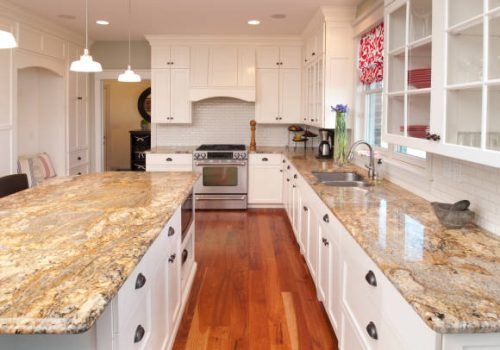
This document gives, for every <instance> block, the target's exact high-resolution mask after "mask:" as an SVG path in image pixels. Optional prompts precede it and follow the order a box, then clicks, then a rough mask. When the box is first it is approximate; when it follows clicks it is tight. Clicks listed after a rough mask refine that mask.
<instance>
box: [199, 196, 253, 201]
mask: <svg viewBox="0 0 500 350" xmlns="http://www.w3.org/2000/svg"><path fill="white" fill-rule="evenodd" d="M195 199H196V200H197V201H205V200H206V201H220V200H226V199H231V200H239V201H244V200H245V199H246V196H241V197H235V196H234V195H231V196H220V195H219V196H209V195H203V196H196V197H195Z"/></svg>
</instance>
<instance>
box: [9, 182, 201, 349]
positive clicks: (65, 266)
mask: <svg viewBox="0 0 500 350" xmlns="http://www.w3.org/2000/svg"><path fill="white" fill-rule="evenodd" d="M198 176H199V175H197V174H195V173H175V172H172V173H139V172H106V173H96V174H90V175H85V176H80V177H73V178H61V179H56V180H54V181H51V182H49V183H47V184H44V185H41V186H39V187H35V188H32V189H28V190H25V191H22V192H19V193H16V194H14V195H11V196H8V197H5V198H3V199H0V227H1V232H0V285H1V288H0V334H1V335H0V348H1V349H4V348H8V347H6V346H7V345H6V344H9V346H12V345H10V344H14V342H15V341H16V340H18V339H19V338H22V337H23V336H21V335H19V334H76V333H82V332H86V331H89V330H91V329H94V328H95V327H94V326H95V323H96V320H98V319H99V318H100V317H101V315H102V314H103V313H105V315H102V316H103V318H106V319H107V318H112V317H114V316H116V313H111V311H109V309H110V308H109V307H107V306H108V304H110V301H112V300H113V298H114V297H115V296H116V295H117V293H118V292H119V290H120V288H121V287H122V285H124V283H125V281H126V280H127V278H128V277H129V275H131V274H132V272H133V271H134V269H135V268H136V266H137V265H138V264H139V263H142V261H141V260H144V259H143V257H144V256H145V255H146V253H147V252H148V250H151V249H152V245H154V244H156V242H155V241H159V240H160V237H159V236H163V235H162V233H163V231H164V228H166V224H167V223H170V222H172V220H174V219H175V220H178V223H179V225H178V226H180V216H179V212H180V210H179V207H180V205H181V204H182V203H183V201H184V200H185V199H186V197H187V196H188V194H189V192H190V191H191V190H192V187H193V185H194V183H195V181H196V180H197V178H198ZM176 215H177V216H179V217H177V216H176ZM174 228H175V229H177V230H178V231H180V227H178V228H177V227H176V226H175V225H174V224H172V225H171V227H169V229H171V230H174ZM172 232H174V233H175V231H169V232H168V236H169V238H170V236H174V233H172ZM166 236H167V235H166V234H165V237H166ZM177 236H180V232H178V233H177V234H176V235H175V236H174V237H177ZM162 242H163V241H162ZM179 242H180V239H179ZM158 244H159V243H158ZM162 244H163V243H162ZM160 250H161V249H160ZM162 253H163V255H166V254H167V253H166V252H165V251H163V252H162ZM150 265H160V262H159V261H156V262H152V263H151V264H150ZM134 282H135V281H134ZM144 283H146V282H145V281H144ZM144 283H143V284H144ZM140 287H142V285H141V286H140ZM136 289H139V288H137V285H136ZM160 292H161V288H160ZM148 293H149V292H148ZM151 293H153V294H154V293H155V291H152V292H151ZM148 295H149V294H148ZM106 310H108V312H105V311H106ZM115 311H116V310H115ZM115 311H114V312H115ZM118 311H120V310H118ZM129 311H130V312H131V313H132V311H133V310H129ZM110 327H111V326H110ZM112 327H118V326H116V325H113V326H112ZM101 328H102V327H101ZM118 328H119V327H118ZM118 328H117V329H113V331H112V333H113V334H115V333H118ZM101 331H102V329H101ZM98 333H99V332H97V334H98ZM8 334H16V335H15V336H9V335H8ZM75 337H76V336H75ZM93 337H94V338H95V336H93ZM28 338H33V337H28ZM70 338H71V337H70ZM65 339H69V338H65ZM97 342H99V340H98V341H97ZM67 345H68V343H66V346H67ZM9 348H11V347H9ZM103 348H105V347H103Z"/></svg>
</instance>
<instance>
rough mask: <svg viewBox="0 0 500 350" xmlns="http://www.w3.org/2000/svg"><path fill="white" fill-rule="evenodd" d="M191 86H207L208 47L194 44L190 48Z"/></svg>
mask: <svg viewBox="0 0 500 350" xmlns="http://www.w3.org/2000/svg"><path fill="white" fill-rule="evenodd" d="M191 53H192V57H191V86H193V87H207V86H208V65H209V59H208V58H209V48H208V47H206V46H195V47H192V48H191Z"/></svg>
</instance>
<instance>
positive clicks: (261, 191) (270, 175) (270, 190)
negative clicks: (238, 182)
mask: <svg viewBox="0 0 500 350" xmlns="http://www.w3.org/2000/svg"><path fill="white" fill-rule="evenodd" d="M282 165H283V164H282V156H281V155H280V154H260V153H259V154H256V153H252V154H250V155H249V168H248V204H251V205H252V204H256V205H259V204H275V205H280V204H281V203H282V201H283V198H282V190H283V186H282V183H283V169H282V168H283V166H282Z"/></svg>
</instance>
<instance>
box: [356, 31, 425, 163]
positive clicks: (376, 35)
mask: <svg viewBox="0 0 500 350" xmlns="http://www.w3.org/2000/svg"><path fill="white" fill-rule="evenodd" d="M383 49H384V24H383V23H381V24H379V25H377V26H375V27H374V28H372V29H371V30H369V31H368V32H366V34H364V35H363V36H362V37H361V39H360V41H359V56H358V70H359V82H360V84H361V85H360V86H361V88H360V90H358V91H359V92H361V96H360V98H361V99H362V101H361V102H362V103H363V104H364V122H363V123H364V130H365V131H364V137H365V139H366V140H367V141H368V143H370V144H371V145H374V146H375V147H378V148H379V149H380V150H381V152H382V153H383V154H384V155H386V156H387V157H389V158H393V159H395V160H398V161H401V162H404V163H407V164H413V165H416V166H418V167H420V168H422V167H425V159H426V153H425V152H424V151H420V150H417V149H413V148H409V147H405V146H400V145H389V144H387V143H385V142H382V110H383V108H382V107H383V106H382V103H383V98H382V97H383V85H384V82H383Z"/></svg>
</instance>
